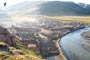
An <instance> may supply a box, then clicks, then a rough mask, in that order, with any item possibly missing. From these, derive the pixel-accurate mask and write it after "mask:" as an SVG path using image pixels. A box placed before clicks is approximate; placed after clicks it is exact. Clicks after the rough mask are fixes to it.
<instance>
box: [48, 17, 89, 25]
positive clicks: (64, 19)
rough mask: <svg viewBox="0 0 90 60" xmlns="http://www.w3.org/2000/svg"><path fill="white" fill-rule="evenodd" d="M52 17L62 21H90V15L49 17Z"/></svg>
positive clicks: (86, 22)
mask: <svg viewBox="0 0 90 60" xmlns="http://www.w3.org/2000/svg"><path fill="white" fill-rule="evenodd" d="M49 18H52V19H57V20H60V21H61V20H63V21H71V22H82V23H85V24H88V23H90V16H53V17H49Z"/></svg>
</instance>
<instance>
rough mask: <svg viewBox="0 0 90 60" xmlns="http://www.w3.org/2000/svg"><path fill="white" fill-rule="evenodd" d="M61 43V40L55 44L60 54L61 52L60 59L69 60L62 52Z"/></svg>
mask: <svg viewBox="0 0 90 60" xmlns="http://www.w3.org/2000/svg"><path fill="white" fill-rule="evenodd" d="M59 41H60V38H59V39H58V40H57V41H56V42H55V44H56V47H57V48H58V49H59V52H60V54H59V55H58V56H59V57H60V60H67V58H66V57H65V55H64V53H63V52H62V49H61V48H60V45H59Z"/></svg>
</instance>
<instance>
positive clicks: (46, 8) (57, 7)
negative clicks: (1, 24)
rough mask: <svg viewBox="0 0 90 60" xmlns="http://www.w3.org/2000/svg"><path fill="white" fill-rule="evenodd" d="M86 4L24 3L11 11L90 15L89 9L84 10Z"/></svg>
mask: <svg viewBox="0 0 90 60" xmlns="http://www.w3.org/2000/svg"><path fill="white" fill-rule="evenodd" d="M83 6H84V4H76V3H74V2H63V1H47V2H44V3H41V2H33V3H32V4H31V3H30V2H24V3H20V4H17V5H14V6H11V7H13V8H11V9H10V10H12V11H19V12H21V13H24V14H28V15H30V14H39V15H47V16H70V15H71V16H72V15H74V16H77V15H81V16H84V15H90V11H89V7H88V8H83Z"/></svg>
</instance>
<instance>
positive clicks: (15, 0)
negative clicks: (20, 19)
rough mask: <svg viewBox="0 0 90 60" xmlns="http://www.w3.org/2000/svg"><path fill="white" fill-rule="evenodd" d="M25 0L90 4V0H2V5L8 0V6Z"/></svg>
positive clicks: (0, 0) (0, 1) (0, 2)
mask: <svg viewBox="0 0 90 60" xmlns="http://www.w3.org/2000/svg"><path fill="white" fill-rule="evenodd" d="M24 1H73V2H75V3H86V4H90V0H0V6H3V3H4V2H7V3H8V6H10V5H14V4H17V3H20V2H24Z"/></svg>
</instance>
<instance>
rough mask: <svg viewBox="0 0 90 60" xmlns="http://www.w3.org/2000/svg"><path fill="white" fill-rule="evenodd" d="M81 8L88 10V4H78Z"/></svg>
mask: <svg viewBox="0 0 90 60" xmlns="http://www.w3.org/2000/svg"><path fill="white" fill-rule="evenodd" d="M78 5H79V6H81V7H83V8H86V7H87V4H84V3H78Z"/></svg>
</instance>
